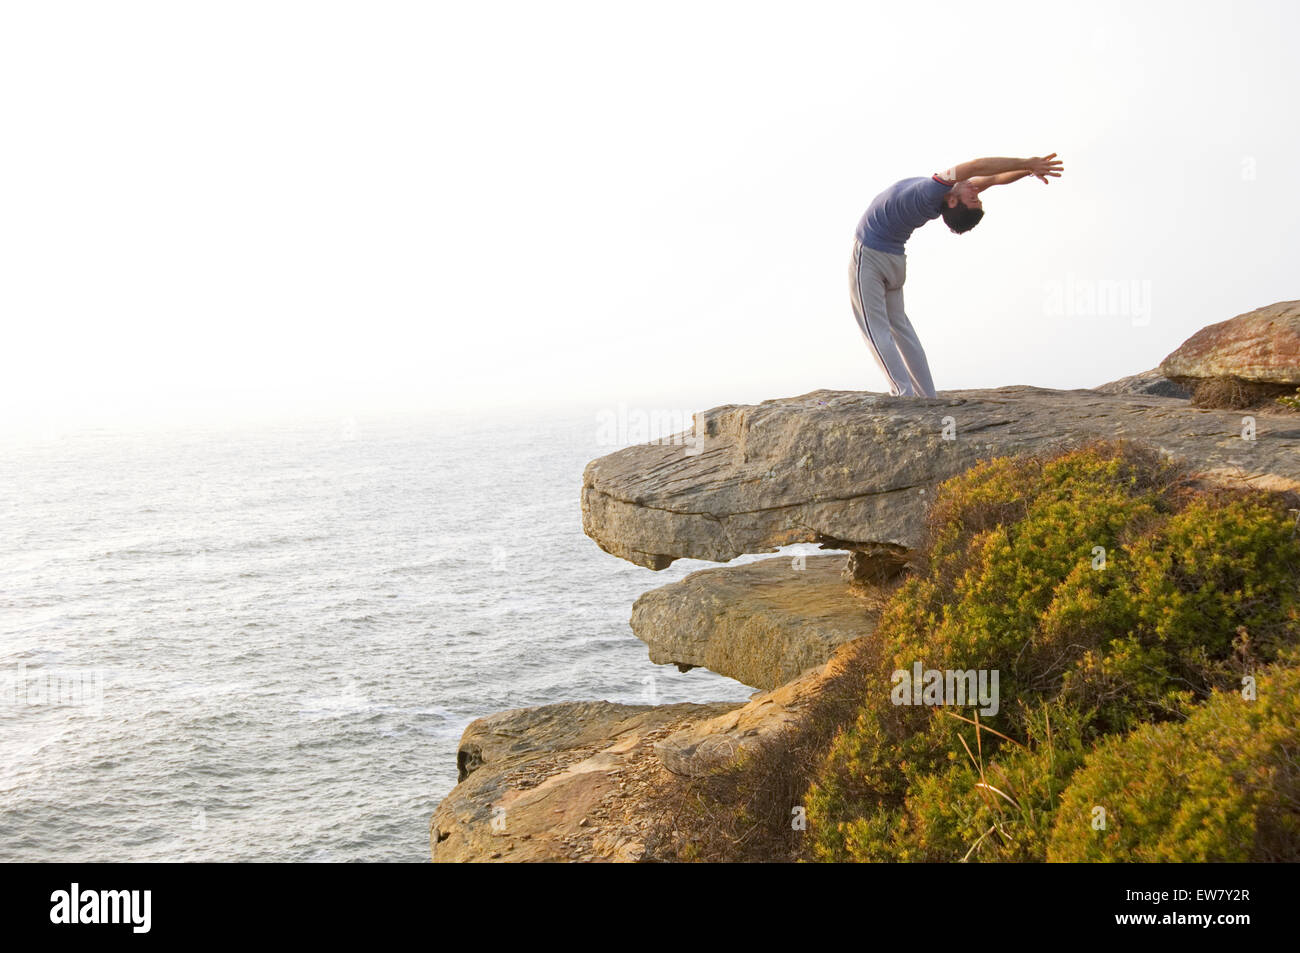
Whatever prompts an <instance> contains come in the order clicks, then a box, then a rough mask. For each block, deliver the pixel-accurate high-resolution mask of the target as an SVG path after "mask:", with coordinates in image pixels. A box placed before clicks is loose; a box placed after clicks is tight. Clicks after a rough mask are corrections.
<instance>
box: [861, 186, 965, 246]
mask: <svg viewBox="0 0 1300 953" xmlns="http://www.w3.org/2000/svg"><path fill="white" fill-rule="evenodd" d="M952 187H953V183H952V182H946V181H944V180H943V179H941V178H939V176H937V175H933V176H930V177H929V178H920V177H918V178H915V179H903V180H902V181H901V182H895V183H894V184H893V185H891V186H890V187H889V188H887V189H885V191H883V192H881V193H880V194H879V195H877V196H876V197H875V198H874V199H872V200H871V205H870V206H869V207H868V208H867V210H866V212H864V213H863V215H862V219H861V221H859V222H858V231H857V236H858V241H860V242H862V244H864V245H866V246H867V247H868V248H874V249H875V250H876V251H883V252H886V253H887V254H890V255H901V254H903V245H904V244H905V243H906V242H907V240H908V239H909V238H910V237H911V236H912V232H914V231H916V230H917V229H918V228H920V227H921V226H922V225H924V224H925V223H926V222H928V221H930V220H932V219H936V218H938V217H939V210H940V209H941V208H942V207H943V200H944V197H945V196H946V195H947V194H948V192H949V191H951V189H952Z"/></svg>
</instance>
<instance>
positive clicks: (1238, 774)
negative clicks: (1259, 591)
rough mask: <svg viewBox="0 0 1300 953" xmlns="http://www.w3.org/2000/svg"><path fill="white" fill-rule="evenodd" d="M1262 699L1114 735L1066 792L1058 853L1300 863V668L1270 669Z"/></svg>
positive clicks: (1230, 697)
mask: <svg viewBox="0 0 1300 953" xmlns="http://www.w3.org/2000/svg"><path fill="white" fill-rule="evenodd" d="M1292 661H1293V662H1294V661H1295V660H1294V659H1293V660H1292ZM1257 695H1258V698H1257V700H1254V701H1249V700H1246V699H1245V698H1244V697H1243V694H1242V692H1241V691H1236V692H1217V693H1215V695H1214V696H1213V697H1212V698H1211V699H1210V700H1209V701H1208V702H1206V703H1205V704H1204V705H1202V706H1201V707H1200V708H1198V709H1197V710H1196V711H1195V712H1193V713H1192V715H1191V716H1190V717H1189V718H1188V719H1187V720H1186V721H1185V722H1179V723H1163V724H1150V725H1143V726H1141V727H1140V728H1138V729H1137V730H1136V731H1134V732H1133V733H1132V734H1130V735H1127V736H1123V737H1115V738H1108V739H1106V740H1104V741H1103V742H1102V743H1101V744H1100V745H1098V746H1097V749H1096V750H1095V751H1093V752H1092V753H1090V754H1089V755H1088V757H1087V760H1086V761H1085V763H1084V766H1083V768H1082V769H1081V770H1080V771H1078V772H1077V773H1076V774H1075V776H1074V778H1073V779H1072V781H1071V783H1070V786H1069V787H1068V788H1067V789H1066V791H1065V796H1064V797H1063V799H1062V802H1061V807H1060V809H1059V810H1058V811H1057V815H1056V823H1055V828H1054V830H1053V831H1052V833H1051V839H1050V843H1049V846H1048V851H1047V857H1048V859H1049V860H1053V861H1142V862H1169V861H1176V862H1187V861H1195V862H1205V861H1296V860H1300V668H1297V667H1295V666H1294V665H1292V666H1290V667H1285V668H1277V669H1275V670H1274V671H1272V672H1271V673H1270V674H1267V675H1264V676H1261V677H1260V678H1259V680H1258V685H1257ZM1097 808H1102V809H1104V811H1105V828H1104V829H1094V816H1095V815H1094V812H1095V811H1096V809H1097Z"/></svg>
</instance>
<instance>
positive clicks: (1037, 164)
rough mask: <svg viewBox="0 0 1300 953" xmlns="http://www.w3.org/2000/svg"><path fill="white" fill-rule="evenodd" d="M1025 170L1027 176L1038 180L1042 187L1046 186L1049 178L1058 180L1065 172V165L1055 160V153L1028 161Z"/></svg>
mask: <svg viewBox="0 0 1300 953" xmlns="http://www.w3.org/2000/svg"><path fill="white" fill-rule="evenodd" d="M1027 168H1028V170H1029V174H1030V175H1032V176H1034V177H1036V178H1038V179H1039V180H1040V181H1041V182H1042V183H1043V185H1047V180H1048V179H1049V178H1052V179H1059V178H1060V177H1061V173H1062V172H1064V171H1065V165H1064V164H1063V163H1062V162H1061V160H1060V159H1058V158H1056V153H1055V152H1053V153H1052V154H1051V155H1047V156H1043V157H1042V158H1040V159H1030V160H1029V164H1028V166H1027Z"/></svg>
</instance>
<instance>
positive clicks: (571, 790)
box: [429, 702, 738, 862]
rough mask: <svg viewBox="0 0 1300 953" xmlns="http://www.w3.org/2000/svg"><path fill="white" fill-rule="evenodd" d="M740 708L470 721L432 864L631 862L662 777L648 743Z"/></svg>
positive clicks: (568, 710) (569, 706)
mask: <svg viewBox="0 0 1300 953" xmlns="http://www.w3.org/2000/svg"><path fill="white" fill-rule="evenodd" d="M736 707H738V706H737V705H736V704H734V703H729V702H718V703H714V704H706V705H693V704H681V705H660V706H648V705H616V704H612V703H610V702H566V703H561V704H557V705H545V706H542V707H540V708H521V709H516V710H513V711H506V712H501V713H499V714H495V715H490V716H488V717H487V718H480V719H478V720H477V721H474V722H472V723H471V724H470V725H469V727H468V728H466V729H465V733H464V734H463V735H462V738H461V749H460V752H459V753H458V756H457V763H458V765H460V768H461V772H462V779H461V782H460V783H459V784H457V785H456V787H454V788H452V790H451V792H450V793H449V794H448V795H447V796H446V797H445V798H443V800H442V802H441V803H440V804H439V805H438V808H437V810H436V811H435V812H434V814H433V818H432V819H431V820H430V822H429V846H430V851H431V856H432V858H433V860H434V861H437V862H456V861H487V860H499V861H501V862H518V861H560V860H581V859H587V860H605V861H608V860H637V859H640V854H639V853H638V851H639V849H641V848H642V847H643V842H642V841H641V840H639V839H638V837H637V833H638V825H643V824H648V823H649V821H650V819H649V818H638V817H637V813H638V811H639V809H640V808H641V807H643V806H644V800H643V798H642V795H643V794H645V792H647V791H648V790H650V789H652V788H653V784H652V783H651V782H652V779H653V776H654V775H655V773H656V772H660V771H662V766H661V765H660V764H659V761H658V758H657V757H655V755H654V751H653V748H652V745H653V744H654V742H655V741H657V740H659V739H661V738H662V737H664V736H666V735H667V734H669V733H671V732H672V731H675V730H678V729H680V728H683V727H685V726H687V725H689V724H690V723H692V721H693V720H702V719H708V718H712V717H715V716H717V715H719V714H722V713H725V712H727V711H729V710H731V709H733V708H736Z"/></svg>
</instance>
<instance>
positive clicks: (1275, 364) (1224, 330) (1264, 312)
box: [1160, 301, 1300, 386]
mask: <svg viewBox="0 0 1300 953" xmlns="http://www.w3.org/2000/svg"><path fill="white" fill-rule="evenodd" d="M1160 373H1162V374H1164V375H1165V376H1166V377H1168V378H1170V379H1171V380H1174V381H1189V380H1196V379H1204V378H1212V377H1235V378H1238V379H1240V380H1244V381H1255V382H1258V383H1266V384H1289V385H1291V386H1300V301H1281V302H1278V303H1277V304H1271V305H1268V306H1267V307H1263V308H1258V309H1256V310H1255V311H1250V312H1247V313H1246V314H1239V315H1237V316H1236V317H1235V318H1232V319H1230V320H1228V321H1220V322H1219V323H1218V324H1211V325H1209V326H1208V327H1204V328H1201V330H1199V331H1197V332H1196V333H1195V334H1193V335H1192V336H1191V337H1190V338H1188V339H1187V340H1186V341H1184V342H1183V344H1182V345H1181V346H1180V347H1179V348H1178V349H1177V350H1176V351H1174V352H1173V353H1172V354H1170V355H1169V356H1168V357H1166V358H1165V359H1164V360H1163V361H1161V362H1160Z"/></svg>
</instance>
